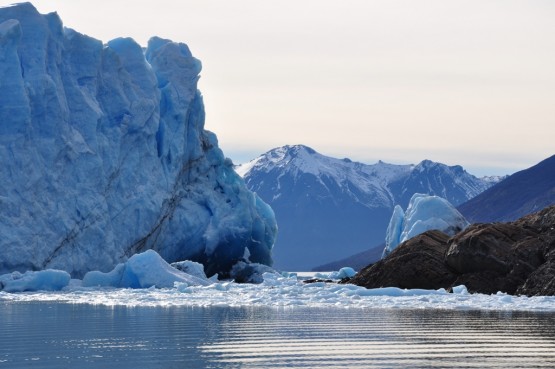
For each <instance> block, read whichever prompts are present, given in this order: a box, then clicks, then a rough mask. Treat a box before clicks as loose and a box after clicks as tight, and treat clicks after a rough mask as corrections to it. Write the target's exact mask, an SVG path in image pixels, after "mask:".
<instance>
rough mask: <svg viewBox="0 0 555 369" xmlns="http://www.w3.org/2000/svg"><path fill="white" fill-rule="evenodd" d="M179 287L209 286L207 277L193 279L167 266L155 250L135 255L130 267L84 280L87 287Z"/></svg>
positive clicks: (127, 264)
mask: <svg viewBox="0 0 555 369" xmlns="http://www.w3.org/2000/svg"><path fill="white" fill-rule="evenodd" d="M176 283H179V284H186V285H187V286H207V285H209V284H211V282H210V281H209V280H208V279H207V278H206V277H205V278H202V277H198V276H193V275H190V274H187V273H184V272H182V271H179V270H177V269H176V268H174V267H172V266H171V265H170V264H168V263H166V262H165V261H164V259H162V257H161V256H160V255H158V254H157V253H156V252H155V251H153V250H147V251H145V252H143V253H140V254H135V255H133V256H132V257H130V258H129V260H128V261H127V262H126V263H122V264H118V265H117V266H116V267H115V268H114V270H112V271H111V272H108V273H102V272H99V271H91V272H88V273H87V274H85V277H83V282H82V286H83V287H116V288H150V287H157V288H172V287H174V285H175V284H176Z"/></svg>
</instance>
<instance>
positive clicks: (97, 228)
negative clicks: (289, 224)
mask: <svg viewBox="0 0 555 369" xmlns="http://www.w3.org/2000/svg"><path fill="white" fill-rule="evenodd" d="M200 70H201V63H200V61H199V60H197V59H196V58H194V57H193V56H192V54H191V52H190V51H189V48H188V47H187V45H185V44H182V43H175V42H171V41H169V40H163V39H160V38H157V37H154V38H152V39H151V40H150V41H149V43H148V47H147V48H146V49H143V48H142V47H141V46H140V45H138V44H137V43H136V42H135V41H133V40H132V39H129V38H118V39H115V40H112V41H110V42H108V43H107V44H103V43H102V42H101V41H99V40H96V39H94V38H91V37H89V36H86V35H83V34H80V33H78V32H76V31H74V30H72V29H68V28H64V27H63V25H62V21H61V20H60V18H59V17H58V15H57V14H56V13H51V14H46V15H42V14H39V13H38V12H37V10H36V9H35V8H34V7H33V5H31V4H30V3H22V4H18V5H15V6H9V7H2V8H0V85H1V87H2V88H1V90H0V164H1V165H0V235H1V237H0V274H2V273H7V272H12V271H15V270H18V271H25V270H40V269H45V268H57V269H63V270H65V271H67V272H70V273H71V274H72V275H74V276H77V277H79V276H82V275H83V274H84V273H86V272H87V271H89V270H101V271H108V270H111V269H112V268H113V267H114V266H115V265H116V264H117V263H119V262H122V261H125V260H126V259H127V258H128V257H130V256H131V255H133V254H135V253H138V252H142V251H145V250H148V249H154V250H155V251H157V252H158V253H159V254H160V255H161V256H162V257H163V258H164V259H165V260H166V261H168V262H174V261H180V260H185V259H191V260H195V261H199V262H202V263H204V265H205V267H206V271H207V273H208V274H213V273H216V272H218V273H224V274H225V273H226V272H228V271H229V270H230V269H231V267H232V266H233V265H234V264H235V263H236V262H237V261H238V260H241V259H242V258H243V255H245V254H246V253H247V252H246V251H248V254H249V255H250V260H251V261H252V262H258V263H264V264H271V262H272V260H271V248H272V246H273V243H274V237H275V234H276V223H275V218H274V215H273V212H272V210H271V208H270V207H269V206H268V205H267V204H265V203H264V202H263V201H261V200H260V199H259V198H258V197H257V196H256V195H254V194H253V193H252V192H250V191H249V190H247V188H246V187H245V185H244V182H243V180H242V179H241V178H240V177H239V176H238V175H237V174H236V173H235V171H234V170H233V166H232V163H231V161H230V160H226V159H225V158H224V155H223V153H222V151H221V150H220V149H219V148H218V142H217V139H216V136H215V135H214V134H213V133H211V132H208V131H206V130H205V129H204V105H203V100H202V96H201V94H200V92H199V91H198V90H197V81H198V78H199V72H200Z"/></svg>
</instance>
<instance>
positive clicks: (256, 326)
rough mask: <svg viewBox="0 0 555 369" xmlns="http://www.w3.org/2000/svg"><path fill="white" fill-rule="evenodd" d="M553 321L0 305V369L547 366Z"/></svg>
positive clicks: (554, 347)
mask: <svg viewBox="0 0 555 369" xmlns="http://www.w3.org/2000/svg"><path fill="white" fill-rule="evenodd" d="M554 323H555V314H554V313H545V312H543V313H537V312H496V311H457V310H435V309H414V310H410V309H340V308H314V307H282V308H276V307H264V306H262V307H260V306H256V307H216V306H211V307H187V306H177V307H145V306H140V307H129V306H114V307H110V306H101V305H89V304H72V303H65V302H0V327H1V331H0V368H4V367H5V368H77V367H79V368H103V367H114V368H117V369H125V368H134V369H135V368H146V369H148V368H291V367H297V368H406V367H412V368H429V367H437V368H449V367H457V368H461V367H462V368H483V367H489V368H529V367H555V324H554ZM114 363H115V364H114Z"/></svg>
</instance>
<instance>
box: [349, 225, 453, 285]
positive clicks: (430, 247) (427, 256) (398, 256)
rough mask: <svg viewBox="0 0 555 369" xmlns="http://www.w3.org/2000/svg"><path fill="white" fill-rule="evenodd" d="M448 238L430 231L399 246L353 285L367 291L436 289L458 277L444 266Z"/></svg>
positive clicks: (361, 273) (358, 276)
mask: <svg viewBox="0 0 555 369" xmlns="http://www.w3.org/2000/svg"><path fill="white" fill-rule="evenodd" d="M448 239H449V236H447V235H446V234H444V233H442V232H439V231H429V232H426V233H423V234H421V235H419V236H416V237H413V238H411V239H410V240H408V241H407V242H404V243H403V247H400V246H399V247H397V248H396V249H395V250H393V252H392V253H391V254H390V255H389V256H388V257H387V258H385V259H382V260H380V261H378V262H377V263H375V264H373V265H370V266H369V267H366V268H365V269H363V270H361V271H360V272H359V273H357V275H356V276H355V277H354V278H353V279H351V281H350V283H353V284H357V285H361V286H365V287H367V288H378V287H391V286H395V287H399V288H437V287H436V286H438V285H450V284H451V283H452V282H453V281H454V280H455V278H456V276H455V274H453V273H452V272H451V271H450V270H449V268H448V267H447V266H446V264H445V263H444V261H443V260H444V255H445V252H446V251H447V240H448Z"/></svg>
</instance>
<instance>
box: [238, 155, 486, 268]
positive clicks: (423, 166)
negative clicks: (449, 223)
mask: <svg viewBox="0 0 555 369" xmlns="http://www.w3.org/2000/svg"><path fill="white" fill-rule="evenodd" d="M236 171H237V173H239V174H240V175H241V176H243V178H244V179H245V183H246V184H247V186H248V187H249V189H251V190H252V191H254V192H256V193H257V194H258V195H259V196H260V197H261V198H263V199H264V200H265V201H267V202H268V203H269V204H270V205H271V206H272V208H273V209H274V211H275V214H276V218H277V221H278V224H279V227H280V231H279V236H278V238H277V241H276V247H275V248H274V260H275V267H276V268H282V269H287V270H308V269H311V268H312V267H314V266H316V265H321V264H325V263H328V262H331V261H334V260H339V259H342V258H345V257H346V256H349V255H352V254H355V253H360V252H362V251H365V250H367V249H368V248H369V247H372V246H374V245H378V244H380V243H382V242H383V241H384V239H385V234H386V229H387V226H388V222H389V219H390V218H391V214H392V212H393V208H394V206H395V205H401V206H402V207H406V206H407V205H408V203H409V201H410V198H411V197H412V195H413V194H414V193H424V194H428V195H436V196H441V197H443V198H445V199H447V200H448V201H449V202H451V203H453V204H454V205H457V204H460V203H462V202H464V201H467V200H468V199H470V198H472V197H474V196H476V195H477V194H479V193H480V192H482V191H484V190H485V189H487V188H488V187H490V186H491V185H493V184H494V183H495V180H494V179H491V178H489V179H480V178H476V177H474V176H472V175H470V174H469V173H467V172H466V171H464V169H463V168H462V167H460V166H447V165H444V164H440V163H434V162H432V161H429V160H424V161H423V162H421V163H419V164H418V165H394V164H387V163H384V162H381V161H380V162H378V163H376V164H373V165H367V164H362V163H357V162H353V161H351V160H349V159H336V158H331V157H327V156H324V155H321V154H319V153H317V152H316V151H314V150H313V149H311V148H309V147H306V146H303V145H294V146H283V147H279V148H276V149H273V150H271V151H269V152H267V153H265V154H263V155H261V156H260V157H258V158H256V159H254V160H252V161H250V162H248V163H246V164H243V165H241V166H238V167H236Z"/></svg>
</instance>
